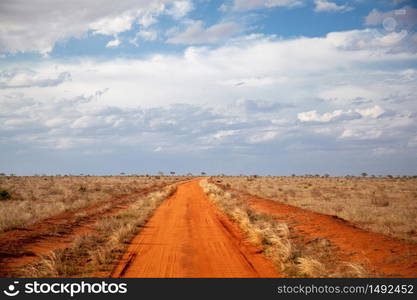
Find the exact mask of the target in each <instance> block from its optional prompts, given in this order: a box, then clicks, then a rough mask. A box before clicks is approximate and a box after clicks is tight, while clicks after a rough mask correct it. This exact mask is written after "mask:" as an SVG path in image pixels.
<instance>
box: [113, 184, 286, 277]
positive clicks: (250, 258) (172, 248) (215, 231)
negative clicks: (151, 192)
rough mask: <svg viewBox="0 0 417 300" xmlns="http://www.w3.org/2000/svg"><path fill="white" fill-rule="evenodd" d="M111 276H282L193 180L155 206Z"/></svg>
mask: <svg viewBox="0 0 417 300" xmlns="http://www.w3.org/2000/svg"><path fill="white" fill-rule="evenodd" d="M111 277H280V276H279V275H278V274H277V273H276V270H275V268H274V266H273V264H272V262H271V261H269V260H267V259H266V258H265V257H263V256H262V255H261V254H260V253H259V249H257V248H256V247H254V246H253V245H251V244H249V243H247V242H245V239H244V235H243V233H242V232H241V231H240V229H239V228H238V227H237V225H235V224H233V223H232V222H231V221H230V220H229V219H228V218H227V217H226V216H225V215H224V214H223V213H222V212H221V211H220V210H218V209H217V207H215V206H214V205H213V204H212V203H211V202H210V200H209V199H208V197H207V195H206V194H205V193H204V192H203V190H202V189H201V187H200V186H199V180H193V181H191V182H188V183H184V184H181V185H180V186H179V187H178V189H177V192H176V193H175V194H174V195H173V196H171V197H170V198H169V199H167V200H166V201H165V202H164V203H162V205H161V206H160V207H159V208H158V209H157V210H156V212H155V213H154V215H153V216H152V218H151V219H150V220H149V222H148V223H147V224H146V225H145V228H144V229H143V230H142V231H141V232H140V233H139V234H138V235H137V236H136V237H135V238H134V239H133V241H132V243H131V245H130V246H129V248H128V250H127V252H126V253H125V255H124V256H123V258H122V260H121V261H120V262H119V264H118V265H117V266H116V268H115V270H114V271H113V273H112V274H111Z"/></svg>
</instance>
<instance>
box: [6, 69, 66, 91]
mask: <svg viewBox="0 0 417 300" xmlns="http://www.w3.org/2000/svg"><path fill="white" fill-rule="evenodd" d="M70 80H71V74H70V73H69V72H60V73H58V74H56V72H54V73H53V74H38V73H37V72H35V71H33V70H30V69H20V70H19V69H17V70H11V71H3V72H0V89H18V88H29V87H51V86H57V85H60V84H61V83H64V82H65V81H70Z"/></svg>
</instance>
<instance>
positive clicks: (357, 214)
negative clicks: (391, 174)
mask: <svg viewBox="0 0 417 300" xmlns="http://www.w3.org/2000/svg"><path fill="white" fill-rule="evenodd" d="M216 180H220V181H221V182H222V184H226V185H228V186H230V187H231V188H233V189H236V190H240V191H244V192H247V193H249V194H252V195H257V196H259V197H262V198H266V199H271V200H274V201H279V202H282V203H285V204H289V205H293V206H297V207H301V208H304V209H308V210H311V211H314V212H318V213H323V214H328V215H335V216H338V217H340V218H342V219H345V220H348V221H350V222H352V223H354V224H356V225H357V226H358V227H360V228H362V229H365V230H368V231H372V232H377V233H382V234H386V235H389V236H393V237H398V238H403V239H407V240H410V241H414V242H417V179H416V178H317V177H257V178H255V177H221V178H217V179H216Z"/></svg>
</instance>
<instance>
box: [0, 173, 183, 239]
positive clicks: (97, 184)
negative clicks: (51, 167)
mask: <svg viewBox="0 0 417 300" xmlns="http://www.w3.org/2000/svg"><path fill="white" fill-rule="evenodd" d="M184 179H185V177H180V176H62V177H60V176H28V177H17V176H0V190H1V191H4V192H7V195H9V196H8V197H3V198H2V199H0V233H1V232H5V231H8V230H11V229H14V228H19V227H24V226H28V225H31V224H34V223H36V222H39V221H41V220H44V219H46V218H50V217H53V216H55V215H58V214H60V213H63V212H68V211H77V210H80V209H82V208H85V207H89V206H92V205H94V204H98V203H100V202H104V201H105V200H108V199H112V198H116V197H120V196H122V195H127V194H129V193H132V192H134V191H137V190H141V189H142V190H143V189H146V188H150V187H152V186H156V185H159V186H163V185H166V184H169V183H174V182H177V181H180V180H184Z"/></svg>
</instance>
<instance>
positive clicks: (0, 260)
mask: <svg viewBox="0 0 417 300" xmlns="http://www.w3.org/2000/svg"><path fill="white" fill-rule="evenodd" d="M163 186H165V185H157V186H153V187H149V188H144V189H140V190H138V191H135V192H133V193H130V194H126V195H122V196H119V197H116V198H112V199H108V200H104V201H102V202H99V203H96V204H94V205H91V206H88V207H85V208H82V209H80V210H78V211H69V212H64V213H60V214H58V215H56V216H54V217H52V218H48V219H46V220H42V221H40V222H38V223H36V224H33V225H31V226H27V227H25V228H19V229H14V230H10V231H7V232H4V233H1V234H0V277H8V276H10V274H12V272H13V271H14V270H16V269H18V268H19V267H22V266H24V265H26V264H28V263H32V262H35V261H37V260H38V259H39V256H40V255H44V254H47V253H49V252H51V251H53V250H57V249H63V248H66V247H68V246H70V245H71V244H72V243H73V241H74V239H75V238H76V237H77V236H80V235H82V234H84V233H87V232H92V230H91V229H90V226H91V225H92V224H94V223H95V222H96V221H97V220H98V219H99V218H102V217H103V216H109V215H112V214H115V213H117V212H119V211H120V210H122V209H125V208H126V207H127V206H128V204H129V203H131V202H132V201H135V200H136V198H135V196H137V195H141V194H147V193H150V192H153V191H157V190H159V189H161V188H162V187H163ZM105 205H108V208H105ZM103 208H105V209H104V210H103ZM79 213H85V217H79V218H77V214H79Z"/></svg>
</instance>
